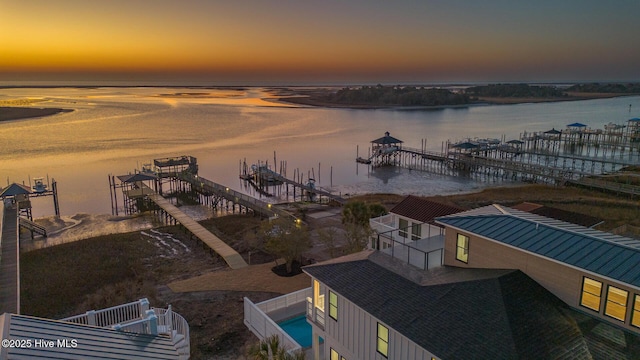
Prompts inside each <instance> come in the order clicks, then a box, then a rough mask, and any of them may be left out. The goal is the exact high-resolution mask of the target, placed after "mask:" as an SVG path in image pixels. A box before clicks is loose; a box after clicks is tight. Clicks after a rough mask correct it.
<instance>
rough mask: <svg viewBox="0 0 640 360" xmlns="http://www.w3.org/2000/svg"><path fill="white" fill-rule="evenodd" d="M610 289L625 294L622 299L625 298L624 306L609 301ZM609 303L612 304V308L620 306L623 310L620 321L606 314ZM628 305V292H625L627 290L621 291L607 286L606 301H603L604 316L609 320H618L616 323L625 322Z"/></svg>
mask: <svg viewBox="0 0 640 360" xmlns="http://www.w3.org/2000/svg"><path fill="white" fill-rule="evenodd" d="M611 289H616V290H618V291H622V292H624V293H625V296H624V298H625V302H624V304H620V303H618V302H615V301H613V300H609V295H611ZM610 303H611V304H614V306H621V307H623V308H624V314H623V316H622V319H620V318H618V317H616V316H614V315H611V314H607V310H608V309H609V304H610ZM628 303H629V291H627V290H625V289H621V288H619V287H616V286H612V285H608V286H607V299H606V300H605V303H604V314H605V315H606V316H608V317H610V318H612V319H616V320H618V321H622V322H625V321H626V320H627V310H628Z"/></svg>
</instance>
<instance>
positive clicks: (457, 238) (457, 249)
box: [456, 233, 471, 264]
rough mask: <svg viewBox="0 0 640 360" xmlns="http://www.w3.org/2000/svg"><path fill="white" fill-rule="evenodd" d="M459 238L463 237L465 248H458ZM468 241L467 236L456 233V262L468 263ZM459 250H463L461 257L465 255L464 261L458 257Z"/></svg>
mask: <svg viewBox="0 0 640 360" xmlns="http://www.w3.org/2000/svg"><path fill="white" fill-rule="evenodd" d="M461 237H463V238H464V239H466V247H462V246H460V240H461ZM470 242H471V241H470V239H469V236H467V235H464V234H460V233H458V235H457V236H456V260H458V261H460V262H463V263H465V264H468V263H469V243H470ZM460 249H462V250H463V255H466V257H465V259H464V260H463V259H462V257H461V256H460Z"/></svg>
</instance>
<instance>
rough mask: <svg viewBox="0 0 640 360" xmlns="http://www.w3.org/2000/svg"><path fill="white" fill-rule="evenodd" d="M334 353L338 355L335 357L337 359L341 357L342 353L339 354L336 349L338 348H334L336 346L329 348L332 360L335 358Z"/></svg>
mask: <svg viewBox="0 0 640 360" xmlns="http://www.w3.org/2000/svg"><path fill="white" fill-rule="evenodd" d="M333 354H336V357H335V359H336V360H338V359H340V354H338V352H337V351H336V349H334V348H332V347H330V348H329V359H330V360H333Z"/></svg>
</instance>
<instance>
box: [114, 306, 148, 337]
mask: <svg viewBox="0 0 640 360" xmlns="http://www.w3.org/2000/svg"><path fill="white" fill-rule="evenodd" d="M113 329H114V330H116V331H123V332H130V333H136V334H148V335H158V316H157V315H156V314H155V312H154V311H153V310H147V312H146V314H145V318H144V319H140V320H136V321H131V322H128V323H126V324H116V325H113Z"/></svg>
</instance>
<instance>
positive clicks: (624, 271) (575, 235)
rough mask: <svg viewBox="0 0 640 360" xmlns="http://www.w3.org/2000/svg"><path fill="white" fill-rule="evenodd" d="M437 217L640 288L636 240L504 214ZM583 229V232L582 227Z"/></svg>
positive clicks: (639, 253)
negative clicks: (600, 235) (609, 237)
mask: <svg viewBox="0 0 640 360" xmlns="http://www.w3.org/2000/svg"><path fill="white" fill-rule="evenodd" d="M463 215H464V213H462V214H459V215H453V216H448V217H442V218H438V219H437V221H438V222H439V223H441V224H445V225H447V226H451V227H454V228H457V229H460V230H462V231H465V232H469V233H473V234H477V235H480V236H483V237H485V238H489V239H493V240H495V241H498V242H501V243H504V244H507V245H511V246H514V247H517V248H520V249H522V250H525V251H528V252H531V253H534V254H537V255H541V256H544V257H547V258H550V259H553V260H557V261H560V262H562V263H565V264H568V265H572V266H575V267H578V268H581V269H584V270H586V271H590V272H592V273H595V274H598V275H602V276H606V277H609V278H611V279H614V280H618V281H621V282H624V283H627V284H630V285H633V286H636V287H640V266H638V264H640V248H638V247H636V246H635V242H634V241H633V239H628V240H629V241H628V242H626V243H625V241H624V240H625V239H626V238H623V237H617V238H616V239H614V240H611V239H606V238H601V237H598V236H597V235H598V233H599V232H597V231H594V230H590V229H587V228H582V227H579V226H576V225H569V224H567V225H569V226H570V228H563V227H562V226H554V225H550V224H548V223H542V222H537V221H534V220H531V219H525V218H521V217H519V216H516V215H513V214H509V213H503V214H487V215H467V216H463ZM582 229H584V231H583V230H582Z"/></svg>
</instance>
